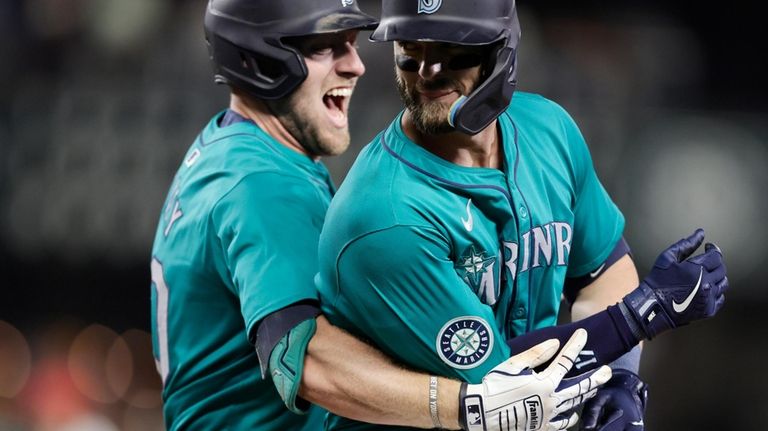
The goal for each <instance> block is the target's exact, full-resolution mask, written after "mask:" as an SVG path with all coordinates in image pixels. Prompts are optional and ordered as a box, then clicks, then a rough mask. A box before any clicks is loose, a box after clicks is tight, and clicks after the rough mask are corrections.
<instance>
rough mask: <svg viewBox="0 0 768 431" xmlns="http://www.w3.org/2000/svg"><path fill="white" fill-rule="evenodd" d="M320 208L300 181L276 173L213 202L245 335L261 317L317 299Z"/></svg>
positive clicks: (251, 177) (320, 203) (241, 184)
mask: <svg viewBox="0 0 768 431" xmlns="http://www.w3.org/2000/svg"><path fill="white" fill-rule="evenodd" d="M326 205H327V204H324V203H323V201H322V200H321V199H319V198H318V196H317V192H316V191H315V190H314V189H313V188H312V187H311V186H309V185H308V184H307V181H306V180H305V179H304V180H303V179H300V178H292V177H286V176H284V175H279V174H278V173H259V174H251V175H249V176H247V177H245V178H244V179H243V180H242V181H240V182H239V183H238V184H237V185H236V186H235V187H234V188H233V189H232V190H231V191H230V192H229V193H228V194H227V195H226V196H224V197H223V198H222V199H221V200H220V201H219V202H218V203H217V205H216V207H215V209H214V211H213V217H212V222H213V224H214V229H215V231H216V232H217V236H218V239H219V241H220V247H221V248H222V250H223V252H224V256H225V259H226V260H227V262H226V263H227V265H226V266H227V268H228V269H229V271H231V274H230V277H231V279H232V280H233V288H234V290H235V293H236V294H237V295H238V297H239V299H240V309H241V312H242V314H243V318H244V320H245V324H246V328H247V330H248V333H249V334H250V333H251V330H252V329H253V325H254V324H256V323H257V322H258V321H260V320H261V319H262V318H264V317H265V316H266V315H267V314H269V313H271V312H273V311H276V310H279V309H281V308H283V307H285V306H287V305H290V304H292V303H295V302H298V301H302V300H316V299H317V291H316V289H315V285H314V282H313V280H314V276H315V274H316V272H317V267H318V264H317V241H318V238H319V235H320V229H321V227H322V223H323V219H324V215H325V210H326Z"/></svg>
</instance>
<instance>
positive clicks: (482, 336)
mask: <svg viewBox="0 0 768 431" xmlns="http://www.w3.org/2000/svg"><path fill="white" fill-rule="evenodd" d="M436 348H437V353H438V355H439V356H440V359H442V360H443V362H445V363H446V364H448V365H450V366H451V367H453V368H459V369H467V368H474V367H476V366H478V365H480V364H482V363H483V361H485V360H486V359H488V353H489V352H490V351H491V349H493V334H492V333H491V331H490V327H489V326H488V322H486V321H485V320H483V319H481V318H479V317H475V316H462V317H457V318H455V319H452V320H451V321H449V322H448V323H446V324H445V326H443V328H442V329H440V332H439V333H438V335H437V343H436Z"/></svg>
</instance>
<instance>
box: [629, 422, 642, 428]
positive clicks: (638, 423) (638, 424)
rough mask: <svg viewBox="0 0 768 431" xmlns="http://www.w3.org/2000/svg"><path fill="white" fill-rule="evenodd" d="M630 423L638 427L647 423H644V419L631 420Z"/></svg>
mask: <svg viewBox="0 0 768 431" xmlns="http://www.w3.org/2000/svg"><path fill="white" fill-rule="evenodd" d="M629 424H630V425H634V426H637V427H641V426H644V425H645V424H644V423H643V421H636V422H630V423H629Z"/></svg>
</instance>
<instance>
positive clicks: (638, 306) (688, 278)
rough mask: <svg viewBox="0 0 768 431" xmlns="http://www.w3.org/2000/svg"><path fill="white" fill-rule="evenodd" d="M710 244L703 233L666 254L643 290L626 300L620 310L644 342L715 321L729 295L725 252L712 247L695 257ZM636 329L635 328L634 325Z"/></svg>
mask: <svg viewBox="0 0 768 431" xmlns="http://www.w3.org/2000/svg"><path fill="white" fill-rule="evenodd" d="M702 242H704V230H703V229H697V230H696V232H694V233H693V234H692V235H691V236H689V237H688V238H683V239H681V240H680V241H678V242H676V243H675V244H673V245H672V246H671V247H669V248H668V249H666V250H665V251H664V252H663V253H662V254H661V255H660V256H659V257H658V258H657V259H656V263H655V264H654V266H653V269H651V272H650V274H649V275H648V277H646V278H645V279H644V280H643V281H642V282H641V283H640V286H639V287H638V288H637V289H635V290H633V291H632V292H630V293H629V294H628V295H627V296H625V297H624V300H623V302H622V303H620V308H621V310H622V313H624V315H625V317H626V318H627V321H628V323H630V327H632V328H634V330H635V331H638V330H639V332H641V333H638V334H636V335H637V336H638V338H640V339H642V338H647V339H649V340H650V339H652V338H653V337H655V336H656V335H658V334H660V333H662V332H664V331H666V330H668V329H673V328H677V327H678V326H683V325H687V324H688V323H691V322H693V321H694V320H700V319H704V318H707V317H712V316H714V315H715V313H717V312H718V310H720V308H721V307H722V306H723V303H724V302H725V295H724V294H725V292H726V291H727V290H728V277H726V271H725V263H723V254H722V252H721V251H720V249H719V248H718V247H717V246H716V245H714V244H711V243H707V244H706V246H705V247H704V253H702V254H699V255H696V256H693V257H691V254H693V252H694V251H696V249H697V248H699V246H700V245H701V243H702ZM633 323H634V324H633Z"/></svg>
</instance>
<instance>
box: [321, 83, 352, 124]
mask: <svg viewBox="0 0 768 431" xmlns="http://www.w3.org/2000/svg"><path fill="white" fill-rule="evenodd" d="M350 96H352V88H351V87H338V88H333V89H331V90H329V91H328V92H327V93H325V95H324V96H323V104H325V107H326V109H327V112H328V116H329V117H330V119H331V122H332V123H333V124H334V126H336V127H339V128H341V127H346V126H347V107H348V106H349V98H350Z"/></svg>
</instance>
